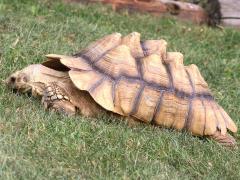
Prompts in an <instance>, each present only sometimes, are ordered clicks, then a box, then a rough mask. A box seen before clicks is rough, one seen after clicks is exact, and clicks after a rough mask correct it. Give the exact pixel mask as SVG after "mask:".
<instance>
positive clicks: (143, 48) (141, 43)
mask: <svg viewBox="0 0 240 180" xmlns="http://www.w3.org/2000/svg"><path fill="white" fill-rule="evenodd" d="M140 45H141V48H142V51H143V56H144V57H145V56H148V55H149V54H148V49H147V48H146V47H145V45H144V42H143V41H140Z"/></svg>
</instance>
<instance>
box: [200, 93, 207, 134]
mask: <svg viewBox="0 0 240 180" xmlns="http://www.w3.org/2000/svg"><path fill="white" fill-rule="evenodd" d="M201 102H202V106H203V109H204V125H203V133H202V134H203V135H205V131H206V122H207V118H206V117H207V115H206V106H205V104H204V100H203V99H202V97H201Z"/></svg>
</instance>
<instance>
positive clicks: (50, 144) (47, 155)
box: [0, 0, 240, 180]
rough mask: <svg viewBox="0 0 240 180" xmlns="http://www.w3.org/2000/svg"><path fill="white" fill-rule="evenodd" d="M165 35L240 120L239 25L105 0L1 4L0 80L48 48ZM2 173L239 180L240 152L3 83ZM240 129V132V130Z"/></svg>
mask: <svg viewBox="0 0 240 180" xmlns="http://www.w3.org/2000/svg"><path fill="white" fill-rule="evenodd" d="M115 31H117V32H121V33H122V34H127V33H129V32H132V31H138V32H140V33H141V34H142V38H143V39H157V38H163V39H165V40H167V41H168V42H169V51H180V52H182V53H184V55H185V60H184V61H185V64H191V63H194V64H197V65H198V67H199V68H200V70H201V72H202V74H203V76H204V77H205V79H206V81H207V82H208V83H209V86H210V87H211V89H212V91H213V93H214V95H215V97H216V99H217V101H218V102H219V103H220V104H221V105H222V106H223V107H224V108H225V109H226V111H227V112H228V113H229V114H230V115H231V117H232V118H233V119H234V121H235V122H236V123H237V124H238V125H240V118H239V115H240V109H239V106H240V99H239V97H240V63H239V61H240V51H239V49H240V43H239V42H240V31H237V30H235V29H230V28H225V29H223V30H219V29H212V28H208V27H206V26H196V25H192V24H190V23H183V22H179V21H176V20H174V19H166V18H163V19H160V18H157V17H152V16H150V15H142V14H128V13H126V12H124V11H123V12H121V13H115V12H113V11H112V10H111V9H110V8H109V7H103V6H101V5H81V4H74V5H66V4H64V3H62V2H59V1H50V0H43V1H39V2H38V1H28V0H22V1H17V0H12V1H8V0H0V77H1V79H4V78H6V77H7V76H8V75H9V74H10V73H11V72H13V71H15V70H17V69H20V68H23V67H24V66H26V65H28V64H31V63H39V62H42V60H43V58H44V55H45V54H48V53H58V54H72V53H74V52H77V51H78V50H79V49H81V48H83V47H85V46H86V45H87V44H88V43H90V42H91V41H93V40H95V39H97V38H99V37H102V36H103V35H106V34H109V33H112V32H115ZM0 102H1V103H0V179H4V180H5V179H239V178H240V171H239V169H240V150H239V149H238V150H229V149H226V148H223V147H221V146H219V145H217V144H216V143H214V142H212V141H207V140H205V139H200V138H197V137H192V136H191V135H190V134H188V133H184V132H183V133H179V132H176V131H174V130H167V129H160V128H156V127H153V126H148V125H140V126H137V127H134V128H129V127H128V126H127V125H126V124H125V123H124V122H121V121H118V120H117V119H115V120H112V119H109V118H108V117H103V118H101V119H87V118H82V117H76V118H67V117H64V116H61V115H58V114H55V113H51V112H46V111H44V110H43V107H42V106H41V105H40V103H39V100H37V99H34V98H31V97H27V96H25V95H22V96H18V95H16V94H14V93H12V92H11V91H10V90H9V89H7V88H6V87H5V86H4V85H3V84H1V88H0ZM238 134H239V133H238Z"/></svg>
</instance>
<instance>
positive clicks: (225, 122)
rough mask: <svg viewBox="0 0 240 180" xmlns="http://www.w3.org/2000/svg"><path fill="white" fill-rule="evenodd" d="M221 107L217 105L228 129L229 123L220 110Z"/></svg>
mask: <svg viewBox="0 0 240 180" xmlns="http://www.w3.org/2000/svg"><path fill="white" fill-rule="evenodd" d="M219 106H220V105H219V104H217V108H218V111H219V112H220V114H221V116H222V118H223V119H224V122H225V125H226V127H228V122H227V120H226V117H225V116H224V114H223V113H222V111H221V110H220V107H219Z"/></svg>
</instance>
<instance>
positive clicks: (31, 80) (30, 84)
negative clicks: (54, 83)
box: [5, 64, 44, 96]
mask: <svg viewBox="0 0 240 180" xmlns="http://www.w3.org/2000/svg"><path fill="white" fill-rule="evenodd" d="M41 68H42V65H40V64H32V65H29V66H27V67H25V68H23V69H22V70H19V71H16V72H14V73H13V74H11V75H10V76H9V77H8V78H7V79H6V80H5V83H6V85H7V86H8V87H9V88H11V89H13V90H14V91H17V92H20V93H30V92H31V93H32V94H33V95H36V96H37V95H40V96H41V95H42V94H41V92H42V90H43V88H44V78H43V77H41V74H42V73H41V72H40V69H41Z"/></svg>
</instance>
